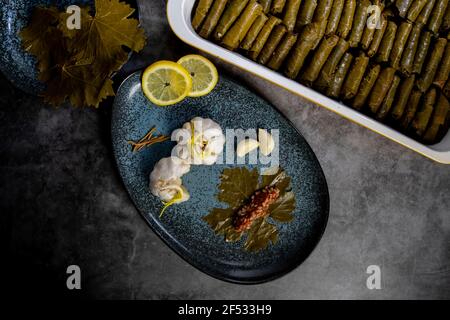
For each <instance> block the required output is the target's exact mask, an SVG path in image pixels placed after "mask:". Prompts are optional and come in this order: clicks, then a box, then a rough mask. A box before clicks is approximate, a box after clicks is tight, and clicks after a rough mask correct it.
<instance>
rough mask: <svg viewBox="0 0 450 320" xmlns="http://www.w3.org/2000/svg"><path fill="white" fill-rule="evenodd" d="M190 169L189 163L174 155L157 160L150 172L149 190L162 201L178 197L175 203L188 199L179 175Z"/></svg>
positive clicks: (188, 196) (187, 193)
mask: <svg viewBox="0 0 450 320" xmlns="http://www.w3.org/2000/svg"><path fill="white" fill-rule="evenodd" d="M190 169H191V166H190V164H189V163H187V162H185V161H183V160H182V159H179V158H176V157H169V158H163V159H161V160H159V161H158V163H157V164H156V165H155V167H154V168H153V171H152V173H151V174H150V191H151V192H152V194H153V195H155V196H157V197H159V198H160V199H161V200H162V201H164V202H169V201H172V200H173V199H175V198H180V199H179V200H176V202H177V203H181V202H185V201H187V200H189V198H190V195H189V192H188V191H187V190H186V188H184V187H183V185H182V181H181V177H182V176H183V175H185V174H186V173H188V172H189V170H190Z"/></svg>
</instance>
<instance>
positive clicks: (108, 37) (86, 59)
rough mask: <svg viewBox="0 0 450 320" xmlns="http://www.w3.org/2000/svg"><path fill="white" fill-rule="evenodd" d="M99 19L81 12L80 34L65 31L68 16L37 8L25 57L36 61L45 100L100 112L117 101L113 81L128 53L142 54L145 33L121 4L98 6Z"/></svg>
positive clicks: (104, 1)
mask: <svg viewBox="0 0 450 320" xmlns="http://www.w3.org/2000/svg"><path fill="white" fill-rule="evenodd" d="M95 8H96V13H95V16H94V17H93V16H91V15H90V13H89V8H86V7H84V8H82V9H81V22H82V25H81V29H80V30H69V29H68V28H67V24H66V22H67V18H68V17H69V15H68V14H67V13H60V12H59V11H58V9H56V8H54V7H50V8H42V7H37V8H36V9H35V10H34V12H33V15H32V17H31V21H30V24H29V25H28V26H27V27H26V28H24V29H23V30H22V32H21V33H20V36H21V38H22V41H23V47H24V49H25V50H26V51H28V52H30V53H31V54H32V55H34V56H36V58H37V60H38V70H39V72H40V74H39V80H41V81H42V82H44V83H45V84H46V90H45V91H44V92H43V93H42V95H43V97H44V99H45V100H46V101H47V102H49V103H51V104H53V105H55V106H58V105H61V104H62V103H64V101H66V100H67V99H69V101H70V102H71V103H72V105H74V106H77V107H82V106H92V107H98V106H99V104H100V102H101V101H102V100H103V99H105V98H107V97H108V96H113V95H114V90H113V87H112V84H113V82H112V79H111V78H112V76H113V74H114V73H115V72H116V71H118V70H119V69H120V68H121V67H122V66H123V64H124V63H125V62H126V61H127V59H128V53H127V51H125V49H124V47H128V48H129V49H131V50H134V51H140V50H142V48H143V47H144V45H145V35H144V31H143V29H141V28H139V22H138V21H137V20H136V19H131V18H130V16H131V15H132V14H133V12H134V9H132V8H131V7H130V6H129V5H128V4H126V3H122V2H120V1H118V0H96V1H95Z"/></svg>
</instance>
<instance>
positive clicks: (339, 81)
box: [327, 52, 353, 98]
mask: <svg viewBox="0 0 450 320" xmlns="http://www.w3.org/2000/svg"><path fill="white" fill-rule="evenodd" d="M352 60H353V56H352V55H351V54H350V53H348V52H347V53H346V54H345V55H344V56H343V57H342V59H341V61H340V62H339V65H338V67H337V69H336V72H335V74H334V78H333V79H332V80H331V82H330V86H329V87H328V90H327V95H328V96H329V97H332V98H337V97H339V94H340V92H341V89H342V85H343V83H344V80H345V78H346V76H347V73H348V71H349V69H350V66H351V64H352Z"/></svg>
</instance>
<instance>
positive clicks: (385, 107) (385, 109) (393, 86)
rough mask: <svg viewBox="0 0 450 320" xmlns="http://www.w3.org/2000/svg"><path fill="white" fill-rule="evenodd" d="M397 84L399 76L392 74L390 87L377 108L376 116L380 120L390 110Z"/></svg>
mask: <svg viewBox="0 0 450 320" xmlns="http://www.w3.org/2000/svg"><path fill="white" fill-rule="evenodd" d="M399 84H400V77H399V76H397V75H396V76H394V80H392V84H391V87H390V88H389V90H388V92H387V93H386V97H385V98H384V100H383V103H382V104H381V107H380V109H378V112H377V116H376V117H377V118H378V119H380V120H383V119H385V118H386V117H387V115H388V114H389V112H390V111H391V109H392V106H393V104H394V99H395V95H396V93H397V89H398V86H399Z"/></svg>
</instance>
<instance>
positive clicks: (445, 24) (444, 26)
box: [441, 2, 450, 32]
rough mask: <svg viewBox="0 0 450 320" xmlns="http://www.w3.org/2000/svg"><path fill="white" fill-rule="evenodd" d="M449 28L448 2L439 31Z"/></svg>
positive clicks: (449, 7)
mask: <svg viewBox="0 0 450 320" xmlns="http://www.w3.org/2000/svg"><path fill="white" fill-rule="evenodd" d="M448 30H450V2H449V4H448V5H447V10H446V11H445V15H444V19H443V20H442V25H441V32H445V31H448Z"/></svg>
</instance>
